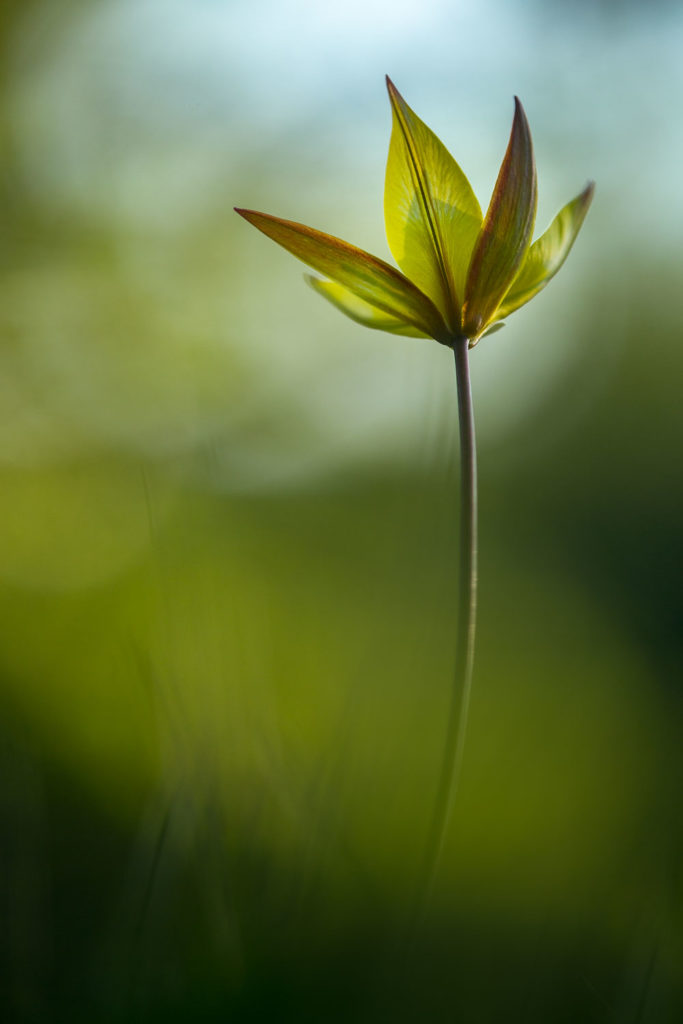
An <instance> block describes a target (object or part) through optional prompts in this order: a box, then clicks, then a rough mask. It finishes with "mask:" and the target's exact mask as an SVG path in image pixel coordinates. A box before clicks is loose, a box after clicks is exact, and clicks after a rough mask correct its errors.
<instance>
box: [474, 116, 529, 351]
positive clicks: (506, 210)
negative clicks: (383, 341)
mask: <svg viewBox="0 0 683 1024" xmlns="http://www.w3.org/2000/svg"><path fill="white" fill-rule="evenodd" d="M535 218H536V167H535V164H534V152H533V147H532V144H531V133H530V131H529V125H528V122H527V119H526V115H525V113H524V109H523V107H522V104H521V103H520V102H519V100H518V99H517V97H516V96H515V117H514V120H513V122H512V132H511V134H510V141H509V143H508V148H507V151H506V153H505V157H504V158H503V163H502V165H501V168H500V171H499V173H498V180H497V181H496V187H495V188H494V190H493V196H492V198H491V203H490V205H489V208H488V211H487V214H486V218H485V220H484V223H483V225H482V229H481V233H480V235H479V239H478V241H477V244H476V247H475V250H474V254H473V256H472V262H471V264H470V268H469V273H468V275H467V285H466V288H465V307H464V310H463V328H464V332H465V334H466V335H467V336H468V337H477V336H478V335H479V334H480V333H481V331H482V329H483V328H484V327H485V326H486V324H487V323H488V322H489V321H490V320H491V318H492V316H493V314H494V313H495V312H496V309H497V307H498V306H499V304H500V302H501V300H502V298H503V296H504V295H505V293H506V292H507V290H508V288H509V287H510V285H511V284H512V282H513V280H514V278H515V276H516V274H517V272H518V270H519V268H520V266H521V265H522V262H523V260H524V257H525V256H526V252H527V249H528V247H529V243H530V241H531V235H532V232H533V230H534V220H535Z"/></svg>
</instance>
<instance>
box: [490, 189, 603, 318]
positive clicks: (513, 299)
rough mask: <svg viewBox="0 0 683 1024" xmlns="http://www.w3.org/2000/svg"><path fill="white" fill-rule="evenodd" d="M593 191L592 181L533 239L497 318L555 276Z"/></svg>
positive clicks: (531, 295)
mask: <svg viewBox="0 0 683 1024" xmlns="http://www.w3.org/2000/svg"><path fill="white" fill-rule="evenodd" d="M594 192H595V184H594V183H593V182H592V181H591V182H589V183H588V185H586V187H585V189H584V190H583V192H581V193H580V195H578V196H577V197H576V198H575V199H572V201H571V202H570V203H567V205H566V206H564V207H563V208H562V209H561V210H560V212H559V213H558V215H557V217H555V220H554V221H553V222H552V224H551V225H550V227H549V228H548V230H547V231H546V232H545V233H544V234H542V235H541V237H540V238H538V239H536V241H535V242H534V244H533V245H532V246H531V248H530V249H529V251H528V252H527V254H526V259H525V260H524V263H523V264H522V269H521V270H520V271H519V273H518V274H517V277H516V278H515V279H514V281H513V282H512V286H511V288H510V291H509V292H508V293H507V295H506V296H505V298H504V299H503V301H502V303H501V304H500V306H499V307H498V309H497V310H496V316H497V317H506V316H509V315H510V313H513V312H514V311H515V310H516V309H519V307H520V306H523V305H524V303H525V302H528V301H529V300H530V299H533V297H534V295H537V294H538V293H539V292H540V291H541V289H542V288H545V286H546V285H547V283H548V281H550V279H551V278H553V277H554V276H555V274H556V273H557V272H558V270H559V269H560V267H561V266H562V264H563V263H564V261H565V260H566V258H567V256H568V255H569V250H570V249H571V247H572V246H573V244H574V241H575V240H576V236H577V235H578V233H579V229H580V227H581V225H582V224H583V221H584V217H585V216H586V214H587V213H588V207H589V206H590V204H591V200H592V199H593V193H594Z"/></svg>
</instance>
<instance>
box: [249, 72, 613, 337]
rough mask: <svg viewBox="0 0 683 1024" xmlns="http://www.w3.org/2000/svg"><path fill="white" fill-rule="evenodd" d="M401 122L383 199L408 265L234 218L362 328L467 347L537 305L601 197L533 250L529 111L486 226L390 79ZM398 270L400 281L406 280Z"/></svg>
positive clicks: (395, 247)
mask: <svg viewBox="0 0 683 1024" xmlns="http://www.w3.org/2000/svg"><path fill="white" fill-rule="evenodd" d="M387 88H388V90H389V98H390V100H391V107H392V113H393V129H392V134H391V142H390V145H389V158H388V161H387V171H386V183H385V194H384V217H385V224H386V232H387V240H388V242H389V248H390V249H391V252H392V254H393V256H394V258H395V260H396V262H397V264H398V266H399V267H400V270H397V269H396V268H395V267H392V266H391V265H390V264H389V263H386V262H384V260H381V259H378V258H377V257H376V256H372V255H370V253H367V252H364V251H363V250H362V249H358V248H356V247H355V246H353V245H350V244H349V243H348V242H343V241H341V239H339V238H334V237H333V236H331V235H326V234H323V233H322V232H320V231H316V230H315V229H314V228H309V227H305V226H304V225H303V224H298V223H295V222H294V221H288V220H281V219H280V218H278V217H273V216H271V215H270V214H266V213H257V212H255V211H254V210H242V209H237V211H236V212H237V213H239V214H240V215H241V216H242V217H244V218H245V219H246V220H248V221H249V222H250V223H251V224H253V225H254V227H257V228H258V229H259V230H260V231H262V232H263V233H264V234H266V235H268V236H269V237H270V238H272V239H273V240H274V241H275V242H278V243H279V244H280V245H281V246H283V247H284V248H285V249H287V250H288V251H289V252H291V253H292V254H293V255H294V256H296V257H297V258H298V259H300V260H302V261H303V262H304V263H306V264H307V265H308V266H310V267H312V268H313V269H314V270H317V271H318V272H319V273H320V274H322V275H323V277H322V278H319V277H312V276H309V275H307V277H306V279H307V281H308V282H309V284H310V285H311V286H312V287H313V288H314V289H315V290H316V291H317V292H319V293H320V294H321V295H323V296H324V297H325V298H326V299H328V300H329V301H330V302H331V303H332V304H333V305H334V306H336V307H337V308H338V309H340V310H341V311H342V312H343V313H345V314H346V315H347V316H349V317H351V319H352V320H355V321H357V322H358V323H361V324H363V325H364V326H366V327H373V328H376V329H378V330H383V331H389V332H391V333H393V334H403V335H410V336H413V337H430V338H435V339H436V341H438V342H440V343H442V344H444V345H448V346H449V347H454V345H455V342H456V341H457V340H458V339H463V338H466V339H467V340H468V344H469V347H470V348H471V347H472V346H473V345H475V344H476V342H477V341H478V340H479V338H481V337H482V336H483V335H484V334H488V333H491V332H492V331H494V330H497V329H498V328H499V327H500V326H502V325H503V321H504V319H505V318H506V317H507V316H509V315H510V313H513V312H514V311H515V310H517V309H519V308H520V306H523V305H524V304H525V303H526V302H528V301H529V300H530V299H532V298H533V297H534V296H535V295H537V294H538V292H540V291H541V289H542V288H544V287H545V286H546V284H547V283H548V282H549V281H550V280H551V278H553V277H554V276H555V274H556V273H557V272H558V270H559V269H560V267H561V266H562V264H563V263H564V261H565V259H566V258H567V255H568V254H569V250H570V249H571V247H572V245H573V244H574V240H575V238H576V236H577V234H578V231H579V229H580V227H581V224H582V223H583V219H584V217H585V216H586V212H587V211H588V207H589V206H590V203H591V200H592V198H593V191H594V185H593V183H592V182H590V183H589V184H588V185H587V186H586V188H585V189H584V190H583V192H581V193H580V194H579V195H578V196H576V198H575V199H572V201H571V202H569V203H567V205H566V206H565V207H563V209H562V210H560V212H559V213H558V214H557V216H556V217H555V219H554V220H553V222H552V224H551V225H550V227H549V228H548V230H547V231H546V232H545V233H544V234H543V235H541V237H540V238H538V239H537V240H536V241H535V242H534V243H533V244H531V238H532V234H533V229H534V222H535V218H536V197H537V188H536V168H535V164H534V154H533V147H532V143H531V134H530V132H529V125H528V123H527V119H526V116H525V114H524V110H523V108H522V104H521V103H520V101H519V100H518V99H517V98H516V97H515V114H514V120H513V123H512V131H511V133H510V140H509V142H508V147H507V151H506V153H505V156H504V158H503V163H502V165H501V168H500V171H499V173H498V180H497V181H496V185H495V188H494V190H493V196H492V198H491V202H490V204H489V208H488V211H487V213H486V216H485V217H484V216H483V215H482V212H481V208H480V206H479V203H478V201H477V198H476V196H475V194H474V192H473V190H472V187H471V185H470V183H469V181H468V180H467V178H466V177H465V175H464V173H463V172H462V170H461V169H460V167H459V166H458V164H457V163H456V162H455V160H454V159H453V157H452V156H451V155H450V153H449V152H448V150H447V149H446V147H445V146H444V145H443V143H441V142H440V140H439V139H438V138H437V137H436V135H434V133H433V132H432V131H431V130H430V129H429V128H428V127H427V126H426V125H425V124H424V123H423V122H422V121H421V120H420V119H419V117H418V116H417V115H416V114H415V113H414V112H413V111H412V110H411V109H410V107H409V106H408V104H407V103H406V102H405V100H404V99H403V97H402V96H401V95H400V93H399V92H398V90H397V89H396V87H395V86H394V84H393V83H392V82H391V80H390V79H389V78H387ZM401 271H402V272H401Z"/></svg>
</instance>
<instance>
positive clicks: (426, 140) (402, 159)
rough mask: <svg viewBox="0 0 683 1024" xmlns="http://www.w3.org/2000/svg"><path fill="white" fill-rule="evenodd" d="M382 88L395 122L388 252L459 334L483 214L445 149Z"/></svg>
mask: <svg viewBox="0 0 683 1024" xmlns="http://www.w3.org/2000/svg"><path fill="white" fill-rule="evenodd" d="M387 88H388V90H389V97H390V99H391V108H392V116H393V128H392V133H391V142H390V144H389V158H388V160H387V173H386V182H385V191H384V219H385V223H386V231H387V240H388V242H389V248H390V249H391V251H392V253H393V255H394V258H395V260H396V262H397V263H398V265H399V267H400V268H401V269H402V270H403V271H404V273H405V274H407V275H408V277H409V278H410V280H411V281H414V282H415V284H416V285H417V286H418V288H420V289H421V290H422V291H423V292H425V294H427V295H429V297H430V298H431V299H432V300H433V301H434V303H435V305H436V306H437V307H438V309H439V310H440V311H441V313H442V314H443V316H444V318H445V319H446V322H447V323H448V325H449V327H450V328H451V329H452V330H453V331H457V330H459V326H460V311H461V305H462V300H463V296H464V291H465V280H466V277H467V268H468V266H469V262H470V257H471V254H472V250H473V248H474V244H475V241H476V239H477V237H478V234H479V229H480V227H481V223H482V214H481V209H480V207H479V203H478V202H477V197H476V196H475V194H474V192H473V191H472V188H471V186H470V183H469V181H468V180H467V178H466V177H465V175H464V174H463V172H462V171H461V169H460V167H459V166H458V165H457V163H456V162H455V160H454V159H453V157H452V156H451V155H450V153H449V152H448V150H447V149H446V147H445V146H444V145H443V143H442V142H440V140H439V139H438V138H437V137H436V135H434V133H433V132H432V131H431V130H430V129H429V128H428V127H427V125H426V124H424V123H423V122H422V121H421V120H420V118H419V117H418V116H417V114H415V113H414V111H412V110H411V109H410V107H409V106H408V104H407V103H406V102H405V100H404V99H403V97H402V96H401V95H400V93H399V92H398V90H397V89H396V87H395V86H394V85H393V83H392V82H391V81H390V79H389V78H387Z"/></svg>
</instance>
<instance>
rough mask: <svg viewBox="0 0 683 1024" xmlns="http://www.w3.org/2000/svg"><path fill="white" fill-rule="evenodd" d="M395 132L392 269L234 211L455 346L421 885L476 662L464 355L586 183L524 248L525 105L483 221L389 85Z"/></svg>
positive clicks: (538, 280)
mask: <svg viewBox="0 0 683 1024" xmlns="http://www.w3.org/2000/svg"><path fill="white" fill-rule="evenodd" d="M387 88H388V90H389V99H390V101H391V109H392V117H393V127H392V134H391V141H390V145H389V157H388V161H387V169H386V181H385V192H384V218H385V225H386V233H387V240H388V242H389V248H390V249H391V252H392V254H393V256H394V258H395V260H396V263H397V264H398V267H399V268H400V270H399V269H396V267H394V266H391V264H389V263H386V262H385V261H384V260H381V259H378V258H377V257H376V256H372V255H370V253H367V252H365V251H364V250H362V249H358V248H356V247H355V246H353V245H350V244H349V243H348V242H343V241H341V239H339V238H335V237H333V236H331V235H327V234H323V233H322V232H320V231H316V230H315V229H313V228H309V227H305V226H304V225H303V224H298V223H296V222H294V221H289V220H282V219H280V218H278V217H273V216H271V215H270V214H266V213H257V212H255V211H253V210H243V209H237V213H239V214H240V215H241V216H242V217H244V218H245V219H246V220H247V221H249V223H250V224H253V225H254V227H256V228H258V229H259V231H262V232H263V233H264V234H265V235H268V237H269V238H272V239H273V241H275V242H277V243H278V244H279V245H281V246H283V248H285V249H287V250H288V251H289V252H290V253H292V254H293V255H294V256H296V257H297V258H298V259H300V260H301V261H302V262H304V263H306V264H307V265H308V266H309V267H312V268H313V269H314V270H316V271H317V272H318V273H319V274H320V275H322V276H321V277H312V276H307V280H308V282H309V284H310V285H311V286H312V287H313V288H314V289H315V290H316V291H317V292H318V293H319V294H321V295H322V296H324V297H325V298H326V299H328V300H329V301H330V302H331V303H332V304H333V305H334V306H336V307H337V308H338V309H340V310H341V311H342V312H343V313H345V314H346V315H347V316H349V317H350V318H351V319H352V320H355V321H357V322H358V323H360V324H363V325H364V326H366V327H372V328H375V329H378V330H382V331H388V332H390V333H393V334H400V335H408V336H411V337H418V338H425V337H426V338H433V339H435V340H436V341H437V342H439V343H440V344H442V345H446V346H448V347H450V348H452V349H453V350H454V353H455V366H456V380H457V392H458V407H459V425H460V448H461V485H462V486H461V516H460V557H461V566H460V591H459V604H458V609H459V610H458V620H457V627H456V664H455V679H454V688H453V700H452V706H451V714H450V719H449V723H448V726H447V733H446V746H445V754H444V761H443V769H442V775H441V780H440V784H439V788H438V792H437V799H436V808H435V812H434V818H433V823H432V829H431V835H430V839H429V842H428V853H427V858H426V870H425V878H426V880H427V890H428V889H429V888H430V887H431V881H432V879H433V877H434V874H435V871H436V867H437V865H438V861H439V858H440V854H441V851H442V848H443V843H444V839H445V836H446V831H447V827H448V822H449V818H450V812H451V808H452V803H453V799H454V795H455V790H456V785H457V779H458V776H459V770H460V763H461V760H462V755H463V750H464V740H465V732H466V723H467V711H468V705H469V695H470V689H471V680H472V666H473V658H474V633H475V609H476V591H477V485H476V446H475V436H474V416H473V409H472V396H471V388H470V378H469V362H468V352H469V349H471V348H472V347H473V346H474V345H475V344H476V343H477V342H478V341H479V339H480V338H482V337H484V336H485V335H486V334H490V333H492V332H493V331H495V330H498V329H499V328H500V327H501V326H503V322H504V320H505V319H506V317H508V316H509V315H510V314H511V313H514V312H515V310H517V309H519V308H520V307H521V306H523V305H524V304H525V303H527V302H528V301H529V300H530V299H532V298H534V296H535V295H537V294H538V293H539V292H540V291H541V289H543V288H545V286H546V285H547V284H548V282H549V281H550V280H551V279H552V278H553V277H554V276H555V274H556V273H557V272H558V270H559V269H560V267H561V266H562V264H563V263H564V261H565V259H566V258H567V256H568V254H569V251H570V249H571V247H572V245H573V244H574V241H575V239H576V236H577V234H578V232H579V229H580V227H581V225H582V223H583V220H584V218H585V216H586V213H587V211H588V207H589V206H590V203H591V200H592V198H593V191H594V186H593V183H592V182H591V183H589V184H588V185H587V186H586V187H585V188H584V190H583V191H582V192H581V193H580V194H579V195H578V196H576V198H575V199H572V200H571V202H569V203H567V205H566V206H565V207H563V209H562V210H560V212H559V213H558V214H557V216H556V217H555V219H554V220H553V222H552V223H551V225H550V227H549V228H548V229H547V231H545V233H544V234H542V235H541V236H540V238H538V239H537V240H536V241H535V242H533V244H532V241H531V240H532V236H533V230H534V222H535V219H536V198H537V186H536V168H535V163H534V153H533V147H532V143H531V134H530V131H529V125H528V122H527V119H526V115H525V113H524V110H523V108H522V104H521V103H520V101H519V100H518V99H517V98H516V97H515V113H514V119H513V122H512V131H511V133H510V139H509V142H508V146H507V150H506V152H505V156H504V158H503V162H502V164H501V168H500V171H499V173H498V179H497V181H496V185H495V188H494V190H493V196H492V197H491V202H490V203H489V207H488V210H487V212H486V216H483V214H482V211H481V208H480V206H479V203H478V201H477V197H476V196H475V194H474V192H473V190H472V187H471V185H470V183H469V181H468V180H467V178H466V177H465V175H464V174H463V172H462V170H461V169H460V167H459V166H458V164H457V163H456V162H455V160H454V159H453V157H452V156H451V155H450V153H449V152H448V150H447V149H446V147H445V146H444V145H443V143H442V142H441V141H440V140H439V139H438V138H437V137H436V135H434V133H433V132H432V131H431V130H430V129H429V128H428V127H427V126H426V125H425V124H424V123H423V122H422V121H421V120H420V118H419V117H418V116H417V114H415V113H414V111H413V110H411V108H410V107H409V106H408V104H407V103H406V102H405V100H404V99H403V97H402V96H401V94H400V93H399V92H398V90H397V89H396V87H395V86H394V84H393V83H392V82H391V80H390V79H389V78H387Z"/></svg>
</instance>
